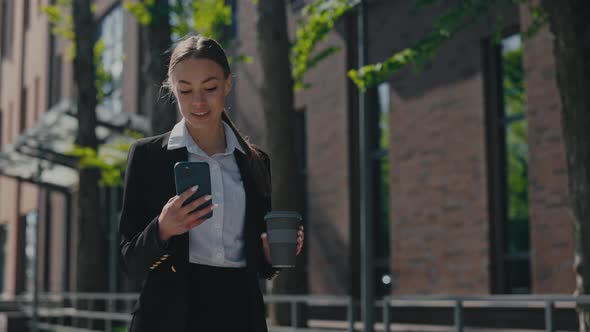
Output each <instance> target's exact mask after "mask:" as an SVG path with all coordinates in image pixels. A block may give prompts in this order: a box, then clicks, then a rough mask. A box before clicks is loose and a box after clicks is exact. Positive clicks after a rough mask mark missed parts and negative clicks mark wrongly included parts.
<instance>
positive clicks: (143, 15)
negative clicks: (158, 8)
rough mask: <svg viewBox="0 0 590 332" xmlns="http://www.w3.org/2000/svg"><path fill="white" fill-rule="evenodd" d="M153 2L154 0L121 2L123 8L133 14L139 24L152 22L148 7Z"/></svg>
mask: <svg viewBox="0 0 590 332" xmlns="http://www.w3.org/2000/svg"><path fill="white" fill-rule="evenodd" d="M154 4H155V0H142V1H136V0H132V1H129V0H126V1H125V2H124V3H123V8H125V10H127V11H128V12H129V13H130V14H131V15H133V16H134V17H135V18H136V19H137V21H138V22H139V24H141V25H142V26H147V25H149V24H150V23H151V22H152V14H151V13H150V7H152V6H153V5H154Z"/></svg>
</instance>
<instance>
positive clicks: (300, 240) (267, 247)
mask: <svg viewBox="0 0 590 332" xmlns="http://www.w3.org/2000/svg"><path fill="white" fill-rule="evenodd" d="M260 238H261V239H262V250H263V251H264V258H266V261H267V262H268V264H272V263H271V261H270V245H269V244H268V234H266V233H262V234H260ZM304 239H305V233H304V232H303V226H299V231H298V232H297V256H299V254H300V253H301V250H303V240H304Z"/></svg>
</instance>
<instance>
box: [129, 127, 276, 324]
mask: <svg viewBox="0 0 590 332" xmlns="http://www.w3.org/2000/svg"><path fill="white" fill-rule="evenodd" d="M169 136H170V132H168V133H166V134H163V135H159V136H155V137H150V138H144V139H140V140H138V141H137V142H135V143H133V145H132V146H131V148H130V150H129V156H128V161H127V171H126V174H125V189H124V194H123V208H122V212H121V219H120V222H119V232H120V233H121V236H122V241H121V244H120V249H121V255H122V261H123V263H124V269H125V272H126V273H127V275H128V276H129V277H130V278H132V279H137V280H141V281H142V289H141V293H140V297H139V300H138V301H137V303H136V305H135V307H134V309H133V311H132V313H133V320H132V321H131V326H130V329H129V331H130V332H139V331H141V332H149V331H154V332H156V331H157V332H162V331H171V332H184V329H185V324H186V323H187V319H188V318H187V317H188V316H187V315H188V305H189V299H188V294H189V292H188V285H189V284H188V283H189V273H188V272H189V256H188V254H189V243H188V232H187V233H184V234H181V235H178V236H173V237H172V238H171V239H170V240H169V241H168V243H167V245H166V246H164V244H163V243H162V242H161V241H160V238H159V230H158V216H159V213H160V212H161V210H162V207H163V206H164V205H165V204H166V202H167V201H168V200H169V199H170V198H171V197H173V196H174V195H176V191H175V185H174V172H173V167H174V164H175V163H176V162H178V161H186V160H187V159H188V152H187V150H186V148H180V149H175V150H168V149H167V145H168V138H169ZM234 155H235V157H236V161H237V164H238V166H239V169H240V173H241V175H242V180H243V184H244V190H245V192H246V221H245V226H244V232H245V250H246V261H247V271H248V273H247V274H248V279H249V280H248V282H249V284H251V287H249V289H250V290H251V292H252V293H251V296H250V298H251V299H254V300H255V303H252V306H253V307H254V308H255V313H256V314H255V316H256V317H255V320H256V322H257V323H256V325H257V328H256V331H266V324H265V322H264V317H265V314H264V303H263V300H262V295H261V292H260V288H259V284H258V278H259V277H261V278H267V279H272V278H274V277H275V276H276V274H277V273H278V270H277V269H273V268H272V267H271V266H270V265H269V264H268V263H267V262H266V260H265V258H264V254H263V251H262V241H261V240H260V234H261V233H263V232H265V231H266V225H265V223H264V214H265V213H266V212H268V211H270V208H271V204H270V202H271V198H270V196H268V195H263V194H261V193H259V191H258V190H257V189H256V186H255V183H254V182H253V179H252V178H251V176H250V175H249V173H248V172H247V170H246V157H245V156H244V155H243V154H242V153H241V152H240V151H238V150H236V151H235V152H234ZM262 155H263V156H264V157H265V160H266V161H267V165H268V167H269V170H270V160H269V158H268V156H267V155H266V154H264V153H262Z"/></svg>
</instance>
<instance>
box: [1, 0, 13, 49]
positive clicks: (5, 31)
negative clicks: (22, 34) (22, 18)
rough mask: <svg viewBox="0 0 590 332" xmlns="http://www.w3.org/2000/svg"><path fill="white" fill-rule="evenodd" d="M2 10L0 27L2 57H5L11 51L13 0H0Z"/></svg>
mask: <svg viewBox="0 0 590 332" xmlns="http://www.w3.org/2000/svg"><path fill="white" fill-rule="evenodd" d="M0 10H2V13H1V15H2V16H1V17H0V24H2V26H1V27H0V28H1V29H2V31H1V33H2V36H0V37H1V39H2V45H0V46H1V48H2V57H6V56H8V55H9V54H10V52H11V51H12V35H13V24H14V19H13V15H12V12H13V10H14V2H13V1H12V0H4V1H2V7H1V8H0Z"/></svg>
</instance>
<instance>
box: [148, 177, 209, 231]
mask: <svg viewBox="0 0 590 332" xmlns="http://www.w3.org/2000/svg"><path fill="white" fill-rule="evenodd" d="M197 189H198V186H194V187H192V188H189V189H188V190H186V191H185V192H183V193H182V194H180V195H176V196H174V197H172V198H170V199H169V200H168V202H167V203H166V205H164V207H163V208H162V212H161V213H160V216H159V217H158V224H159V227H160V239H161V240H162V241H168V240H169V239H170V238H171V237H173V236H174V235H179V234H182V233H185V232H187V231H189V230H190V229H191V228H193V227H196V226H199V225H200V224H202V223H204V222H205V221H207V219H201V218H202V217H203V216H205V215H206V214H208V213H209V212H211V211H213V210H215V209H216V208H217V207H218V205H217V204H212V205H209V206H207V207H205V208H203V209H200V210H198V211H194V212H191V211H193V210H194V209H196V208H198V207H199V206H201V205H202V204H204V203H205V202H207V201H209V200H210V199H211V195H203V196H201V197H199V198H197V199H196V200H195V201H194V202H191V203H190V204H187V205H185V206H182V204H183V203H184V202H185V201H186V200H187V199H188V198H189V197H191V195H192V194H194V193H195V191H197Z"/></svg>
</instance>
